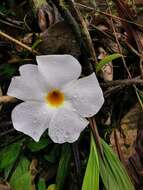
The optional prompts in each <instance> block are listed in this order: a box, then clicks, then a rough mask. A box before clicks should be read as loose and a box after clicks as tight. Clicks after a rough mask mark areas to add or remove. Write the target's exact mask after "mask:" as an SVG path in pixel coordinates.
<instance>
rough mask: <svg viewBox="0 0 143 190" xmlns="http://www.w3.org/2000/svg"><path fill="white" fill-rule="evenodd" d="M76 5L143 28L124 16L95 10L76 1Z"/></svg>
mask: <svg viewBox="0 0 143 190" xmlns="http://www.w3.org/2000/svg"><path fill="white" fill-rule="evenodd" d="M76 5H77V6H80V7H83V8H85V9H88V10H91V11H94V12H95V13H97V12H98V13H100V14H103V15H105V16H108V17H112V18H113V19H116V20H121V21H124V22H127V23H130V24H132V25H135V26H138V27H140V28H143V25H141V24H138V23H135V22H133V21H130V20H127V19H124V18H121V17H118V16H115V15H113V14H110V13H107V12H103V11H100V10H97V9H96V10H95V8H93V7H90V6H86V5H83V4H81V3H76Z"/></svg>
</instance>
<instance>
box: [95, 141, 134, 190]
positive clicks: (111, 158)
mask: <svg viewBox="0 0 143 190" xmlns="http://www.w3.org/2000/svg"><path fill="white" fill-rule="evenodd" d="M102 145H103V151H104V156H105V159H104V160H103V159H102V158H101V157H100V156H99V166H100V175H101V178H102V181H103V184H104V186H105V188H106V190H108V189H110V190H123V189H124V190H134V186H133V184H132V183H131V180H130V178H129V176H128V174H127V172H126V170H125V168H124V166H123V164H122V163H121V162H120V160H119V159H118V157H117V156H116V155H115V154H114V153H113V151H112V149H111V148H110V147H109V145H108V144H107V143H105V142H104V141H103V140H102Z"/></svg>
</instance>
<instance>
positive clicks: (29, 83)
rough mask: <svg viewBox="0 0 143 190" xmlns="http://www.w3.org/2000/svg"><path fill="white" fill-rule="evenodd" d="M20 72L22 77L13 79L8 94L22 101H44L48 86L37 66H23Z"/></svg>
mask: <svg viewBox="0 0 143 190" xmlns="http://www.w3.org/2000/svg"><path fill="white" fill-rule="evenodd" d="M19 71H20V74H21V76H19V77H14V78H13V79H12V81H11V83H10V86H9V88H8V92H7V94H8V95H10V96H14V97H16V98H18V99H21V100H42V101H43V97H44V94H45V93H47V91H48V86H47V84H46V83H45V79H44V77H43V76H42V75H41V74H40V72H39V71H38V67H37V65H32V64H27V65H23V66H21V67H20V69H19Z"/></svg>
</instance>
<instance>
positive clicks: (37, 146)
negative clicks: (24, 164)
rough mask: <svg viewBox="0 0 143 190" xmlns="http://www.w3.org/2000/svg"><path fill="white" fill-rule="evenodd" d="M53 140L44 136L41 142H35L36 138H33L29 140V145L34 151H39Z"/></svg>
mask: <svg viewBox="0 0 143 190" xmlns="http://www.w3.org/2000/svg"><path fill="white" fill-rule="evenodd" d="M50 143H51V141H50V140H49V139H47V138H42V139H40V141H39V142H35V141H34V140H31V141H30V142H28V144H27V147H28V148H29V149H30V150H31V151H32V152H38V151H40V150H42V149H44V148H46V147H47V146H48V145H49V144H50Z"/></svg>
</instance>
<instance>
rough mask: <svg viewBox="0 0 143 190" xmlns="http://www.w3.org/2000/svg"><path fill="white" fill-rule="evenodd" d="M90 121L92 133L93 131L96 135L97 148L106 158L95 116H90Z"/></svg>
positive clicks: (102, 156)
mask: <svg viewBox="0 0 143 190" xmlns="http://www.w3.org/2000/svg"><path fill="white" fill-rule="evenodd" d="M89 122H90V128H91V130H92V133H93V136H94V139H95V142H96V146H97V149H98V151H99V153H100V156H101V158H102V159H103V160H104V152H103V148H102V144H101V140H100V136H99V133H98V130H97V126H96V121H95V119H94V117H92V118H89Z"/></svg>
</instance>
